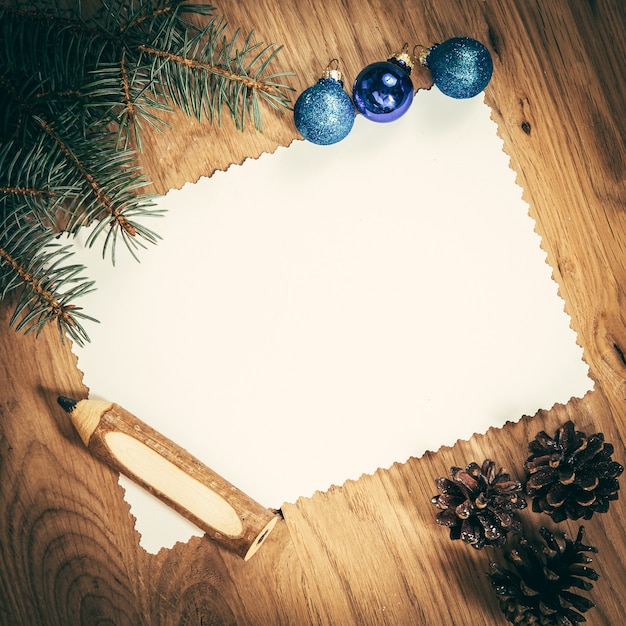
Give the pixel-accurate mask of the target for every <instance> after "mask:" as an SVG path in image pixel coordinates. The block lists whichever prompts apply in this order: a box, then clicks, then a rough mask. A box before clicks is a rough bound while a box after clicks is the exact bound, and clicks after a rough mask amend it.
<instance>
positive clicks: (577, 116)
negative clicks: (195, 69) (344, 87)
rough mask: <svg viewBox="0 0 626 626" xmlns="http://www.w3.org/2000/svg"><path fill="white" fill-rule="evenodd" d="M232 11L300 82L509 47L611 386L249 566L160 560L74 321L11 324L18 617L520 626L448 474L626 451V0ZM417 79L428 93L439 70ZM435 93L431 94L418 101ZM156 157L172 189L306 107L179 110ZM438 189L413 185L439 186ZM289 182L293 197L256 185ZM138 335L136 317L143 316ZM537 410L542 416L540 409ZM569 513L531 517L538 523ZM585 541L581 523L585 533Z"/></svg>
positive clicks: (4, 470) (9, 568) (612, 603)
mask: <svg viewBox="0 0 626 626" xmlns="http://www.w3.org/2000/svg"><path fill="white" fill-rule="evenodd" d="M219 4H220V10H221V11H222V12H223V13H224V14H225V15H226V17H227V19H228V21H229V22H230V23H231V24H232V25H233V28H234V27H235V26H240V27H241V28H242V29H243V30H244V31H246V30H248V29H251V28H254V29H255V31H256V37H257V39H258V40H263V41H265V42H275V43H277V44H284V45H285V48H284V50H283V52H282V53H281V55H280V57H279V58H280V64H281V68H282V69H284V70H292V71H295V72H296V73H297V76H296V77H294V78H292V79H291V80H292V83H291V84H292V85H293V86H294V87H295V88H296V93H297V92H299V91H300V90H301V89H303V88H305V87H306V86H308V85H310V84H312V83H313V82H314V81H315V80H316V79H317V77H318V76H319V73H320V71H321V70H322V69H323V68H324V67H325V66H326V64H327V63H328V61H329V60H330V59H331V58H334V57H337V58H338V59H339V60H340V63H341V66H342V70H343V72H344V76H345V77H346V81H347V82H349V80H350V78H349V77H354V76H356V74H357V73H358V71H359V70H360V69H361V68H362V67H363V66H364V65H365V64H367V63H370V62H373V61H376V60H380V59H383V58H385V57H386V55H388V54H389V53H390V52H393V51H395V49H396V48H398V47H399V46H400V47H401V46H402V44H403V43H404V42H408V43H409V46H410V47H412V46H413V45H415V44H418V43H429V42H433V41H438V40H439V41H440V40H443V39H445V38H447V37H450V36H454V35H459V34H463V35H468V36H472V37H475V38H477V39H479V40H481V41H483V42H485V43H486V44H487V45H488V46H489V47H490V49H491V50H492V52H493V56H494V65H495V70H494V78H493V80H492V82H491V84H490V85H489V87H488V88H487V90H486V99H487V102H488V104H489V105H490V106H491V107H492V110H493V118H494V120H495V121H496V122H497V124H498V129H499V133H500V135H501V137H502V138H503V140H504V144H505V150H506V152H507V153H508V155H509V156H510V158H511V166H512V167H513V169H514V170H515V171H516V172H517V176H518V182H519V183H520V185H521V186H522V187H523V189H524V197H525V199H526V200H527V201H528V203H529V205H530V212H531V215H532V216H533V217H534V218H535V220H536V223H537V231H538V232H539V234H540V235H541V237H542V245H543V247H544V249H545V250H546V253H547V255H548V261H549V263H550V265H551V267H552V268H553V272H554V278H555V280H557V282H558V284H559V288H560V293H561V295H562V296H563V298H564V300H565V306H566V309H567V312H568V313H569V314H570V316H571V318H572V326H573V328H574V329H575V330H576V332H577V333H578V338H579V342H580V344H581V345H582V346H583V348H584V356H585V360H586V362H587V363H588V364H589V366H590V371H591V375H592V377H593V379H594V381H595V389H594V391H593V392H591V393H589V394H587V396H585V398H583V399H580V400H572V401H570V402H569V403H568V404H567V405H566V406H560V405H558V406H555V407H545V408H546V410H545V411H540V412H539V413H538V414H537V415H536V416H532V417H530V416H526V417H523V418H522V419H521V420H520V421H519V422H517V423H514V424H513V423H511V424H507V425H506V426H505V427H504V428H503V429H501V430H491V431H489V432H487V433H486V434H484V435H476V436H474V437H472V438H471V439H470V440H469V441H460V442H458V443H457V444H456V445H455V446H452V447H450V448H444V449H441V450H439V451H437V452H432V453H428V454H426V455H424V456H423V457H422V458H420V459H411V460H409V461H408V462H407V463H404V464H402V465H395V466H393V467H392V468H388V469H382V470H379V471H378V472H376V473H375V474H374V475H372V476H363V477H362V478H360V479H359V480H358V481H351V482H348V483H347V484H346V485H344V486H342V487H337V488H332V489H331V490H329V491H328V492H327V493H317V494H316V495H315V496H313V497H312V498H308V499H300V500H298V501H297V502H295V503H291V504H289V505H285V507H284V516H285V519H284V520H281V521H280V522H279V524H278V525H277V527H276V529H275V530H274V531H273V532H272V534H271V535H270V537H269V538H268V539H267V542H266V543H265V545H264V546H263V549H262V550H260V551H259V552H258V554H257V555H255V557H254V558H253V559H252V560H250V561H249V562H243V561H241V559H238V558H237V557H236V556H234V555H232V554H230V553H228V552H227V551H225V550H222V549H220V548H219V547H217V546H216V545H215V544H214V543H212V542H210V541H209V540H207V539H205V538H202V539H198V538H196V539H192V540H191V541H190V542H188V543H187V544H178V545H176V546H174V548H172V549H171V550H162V551H161V552H160V553H159V554H158V555H155V556H153V555H148V554H146V553H145V552H144V551H143V550H142V549H141V548H140V547H139V545H138V539H139V538H138V536H137V533H136V532H135V530H134V526H133V519H132V517H131V516H130V514H129V510H128V506H127V505H126V504H125V502H124V500H123V497H122V495H123V494H122V489H121V488H120V487H119V485H118V483H117V475H116V474H115V473H114V472H112V471H111V470H109V469H108V468H107V467H105V466H104V465H102V464H99V463H97V462H95V461H94V460H93V459H92V458H91V457H90V456H89V454H88V453H87V452H86V451H85V450H84V449H83V447H82V444H81V443H80V441H79V440H78V437H77V435H76V434H75V433H74V431H73V429H72V427H71V425H70V423H69V420H68V418H67V416H66V415H65V414H64V413H63V412H62V411H61V410H60V409H59V407H58V406H57V405H56V397H57V395H59V394H63V395H67V396H70V397H84V396H85V393H86V390H85V389H84V387H83V385H82V375H81V372H80V371H78V369H77V367H76V362H75V359H74V357H73V356H72V354H71V346H70V345H68V344H67V343H66V344H62V343H61V341H60V340H59V337H58V336H57V334H56V330H55V329H53V328H51V329H46V330H45V331H44V333H43V334H42V335H41V336H40V338H39V339H35V338H34V337H33V336H26V337H24V336H21V335H17V334H15V333H13V332H12V331H9V330H7V328H6V322H7V318H8V312H7V307H6V306H3V307H2V309H1V313H2V319H1V320H0V350H1V353H2V355H3V356H4V358H3V359H2V363H1V364H0V476H1V477H2V488H1V489H0V624H2V625H7V626H9V625H10V626H15V625H18V626H21V625H24V626H38V625H39V624H41V625H45V626H48V625H57V624H58V625H63V626H68V625H70V626H73V625H74V624H81V625H82V624H85V625H91V624H94V625H95V624H98V625H103V624H129V625H133V626H134V625H143V624H150V625H161V624H168V625H169V624H185V625H187V624H189V625H191V624H229V625H230V624H236V625H257V626H265V625H280V624H285V625H286V624H290V625H296V626H299V625H307V624H342V625H344V624H347V625H350V624H359V625H368V624H372V625H382V624H394V625H398V624H400V625H402V626H404V625H412V624H416V625H422V624H424V625H429V626H436V625H439V624H442V625H448V624H466V623H468V624H477V625H479V624H504V623H505V622H504V620H503V618H502V616H501V615H500V613H499V609H498V607H497V602H496V600H495V598H494V596H493V594H492V593H491V591H490V589H489V586H488V583H487V580H486V576H485V572H486V571H487V567H488V563H489V560H490V559H492V558H496V555H495V554H494V553H493V552H490V551H489V549H485V550H483V551H481V552H478V551H475V550H472V549H471V548H469V547H468V546H465V545H463V544H459V542H451V541H449V539H448V538H447V532H446V530H445V529H443V528H441V527H438V526H437V525H436V524H435V523H434V514H435V510H434V507H432V505H431V504H430V502H429V500H430V497H431V496H432V495H433V494H434V493H435V486H434V478H436V477H437V476H440V475H445V474H446V473H447V471H448V468H449V467H450V466H451V465H461V464H464V463H468V462H470V461H472V460H476V461H481V460H482V459H483V458H486V457H489V458H493V459H494V460H496V461H497V462H499V463H502V464H505V465H506V466H507V467H508V469H509V470H510V471H511V473H512V474H514V475H516V474H519V471H520V470H519V468H520V467H521V462H522V461H523V459H524V458H525V455H526V450H525V446H526V444H527V441H528V440H529V439H530V438H532V436H534V434H535V433H536V432H537V431H538V430H540V429H542V428H545V429H547V430H548V431H550V430H552V431H554V430H555V429H556V427H557V426H558V425H559V424H561V423H562V422H563V421H564V420H566V419H569V418H571V419H573V420H574V421H575V422H576V424H577V426H578V427H579V428H581V429H583V430H587V431H589V432H597V431H602V432H604V433H605V436H606V439H607V440H609V441H611V442H613V443H614V444H615V447H616V454H615V456H616V460H618V461H620V462H621V463H624V441H625V437H626V420H625V419H624V409H625V408H626V386H625V380H624V375H625V373H626V357H625V356H624V355H625V354H626V328H625V324H624V313H623V310H624V286H625V285H626V269H625V259H626V256H625V254H624V253H625V250H624V246H625V242H626V221H625V216H624V208H625V204H626V203H625V199H626V198H625V192H626V185H625V179H626V176H625V167H626V166H625V164H626V141H625V129H626V81H625V80H624V59H626V43H625V42H626V36H625V35H626V26H625V23H626V5H625V4H624V2H622V0H593V1H591V0H590V1H584V0H572V1H571V2H558V1H557V0H553V1H546V0H543V1H539V0H485V1H484V2H476V1H475V0H450V1H447V2H441V1H440V0H416V1H414V2H410V3H409V2H407V1H405V0H402V1H394V2H383V1H382V0H342V1H339V0H331V1H329V2H325V3H316V2H313V1H312V0H299V1H297V0H256V1H255V2H254V3H243V2H238V3H236V2H233V1H230V0H225V1H223V2H221V3H219ZM415 78H416V84H419V85H420V86H421V87H424V88H426V87H428V77H427V75H426V74H424V73H418V74H417V75H416V77H415ZM417 97H419V94H418V96H417ZM171 121H172V123H174V129H173V130H172V131H169V132H168V133H166V134H164V135H161V136H158V135H154V136H152V137H150V138H149V139H148V141H147V148H146V151H145V153H144V155H143V156H142V161H143V163H144V165H145V168H146V170H147V172H148V173H149V175H150V176H151V178H152V180H153V181H154V189H155V190H156V191H158V192H164V191H166V190H167V189H169V188H171V187H180V186H182V185H183V184H184V183H186V182H189V181H191V182H193V181H196V180H197V179H198V178H199V177H200V176H207V175H210V174H211V173H212V172H213V171H215V170H216V169H225V168H227V167H228V166H229V165H230V164H231V163H240V162H242V161H243V160H244V159H245V158H256V157H258V156H259V155H260V154H261V153H263V152H272V151H273V150H275V149H276V147H277V146H279V145H288V144H289V143H290V142H291V141H292V140H293V139H294V138H295V137H296V132H295V128H294V127H293V122H292V119H291V117H290V116H289V115H284V116H280V115H278V114H276V113H273V112H269V111H268V112H267V115H265V118H264V124H265V125H264V134H262V135H261V134H259V133H256V132H254V131H252V130H250V129H248V130H246V131H245V132H244V133H243V134H242V133H239V132H237V131H236V130H235V129H234V128H233V127H232V124H230V123H229V122H225V123H224V124H223V127H222V128H221V129H217V128H215V127H212V126H209V125H207V124H203V125H202V124H199V123H197V122H195V121H189V120H187V119H185V118H183V117H181V116H177V115H172V118H171ZM420 184H423V183H420V182H418V181H416V182H414V183H412V185H413V187H412V189H413V192H414V193H416V194H419V192H420ZM255 193H274V194H277V201H280V202H294V201H297V199H294V198H281V197H280V194H279V193H278V192H277V190H269V189H260V190H254V191H253V192H252V193H251V194H250V195H251V201H254V194H255ZM129 330H132V329H129ZM520 417H521V416H520ZM624 514H625V510H624V503H623V500H619V501H617V502H615V503H613V505H612V507H611V509H610V510H609V512H608V513H606V514H605V515H597V516H595V517H594V518H593V519H592V520H589V521H588V522H586V523H585V527H586V531H587V538H588V540H589V541H590V542H591V543H593V544H595V545H596V546H597V547H598V548H599V553H598V554H597V555H596V557H595V561H594V566H595V567H596V569H597V570H598V572H599V573H600V575H601V578H600V580H599V581H598V582H597V583H596V585H595V587H594V589H593V590H592V592H590V597H591V598H592V599H593V601H594V602H595V603H596V604H597V606H596V608H594V609H592V611H590V612H589V614H588V623H589V624H591V625H616V624H619V623H621V621H623V615H624V614H625V613H626V606H625V602H626V601H625V600H624V598H626V579H625V578H624V576H623V572H624V567H625V565H626V537H625V533H624V525H623V519H624ZM549 522H550V520H549V518H547V517H545V516H538V515H536V514H533V513H531V512H530V511H528V510H526V511H524V523H525V525H526V526H528V527H529V529H531V531H532V532H536V529H537V527H538V526H539V525H540V524H545V525H548V526H549V525H550V524H549ZM563 527H565V528H568V529H569V532H570V533H571V534H573V533H574V532H575V530H576V528H577V524H575V523H570V524H564V525H563Z"/></svg>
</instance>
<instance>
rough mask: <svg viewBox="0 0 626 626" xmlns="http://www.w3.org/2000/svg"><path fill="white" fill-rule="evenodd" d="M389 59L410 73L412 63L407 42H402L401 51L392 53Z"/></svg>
mask: <svg viewBox="0 0 626 626" xmlns="http://www.w3.org/2000/svg"><path fill="white" fill-rule="evenodd" d="M391 58H392V59H394V60H395V61H399V62H400V63H401V64H402V65H403V66H405V67H407V68H408V71H409V73H410V71H411V69H412V68H413V65H414V63H413V59H412V57H411V55H410V54H409V44H408V43H407V42H404V45H403V46H402V50H400V51H399V52H394V53H393V54H392V55H391Z"/></svg>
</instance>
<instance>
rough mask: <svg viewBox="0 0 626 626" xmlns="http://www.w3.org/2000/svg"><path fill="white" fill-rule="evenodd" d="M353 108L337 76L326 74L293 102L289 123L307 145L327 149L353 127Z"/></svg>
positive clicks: (333, 72) (330, 71)
mask: <svg viewBox="0 0 626 626" xmlns="http://www.w3.org/2000/svg"><path fill="white" fill-rule="evenodd" d="M354 116H355V112H354V105H353V104H352V100H351V99H350V96H349V95H348V94H347V93H346V92H345V91H344V89H343V82H342V81H341V74H340V73H339V72H338V71H337V70H327V71H326V72H324V76H322V78H320V79H319V81H318V82H317V84H315V85H312V86H311V87H309V88H308V89H305V90H304V91H303V92H302V93H301V94H300V95H299V96H298V99H297V100H296V104H295V105H294V108H293V119H294V122H295V124H296V128H297V129H298V131H299V133H300V134H301V135H302V136H303V137H304V138H305V139H306V140H307V141H310V142H311V143H316V144H319V145H322V146H327V145H330V144H333V143H337V142H338V141H341V140H342V139H344V138H345V137H347V135H348V134H349V133H350V131H351V130H352V126H353V125H354Z"/></svg>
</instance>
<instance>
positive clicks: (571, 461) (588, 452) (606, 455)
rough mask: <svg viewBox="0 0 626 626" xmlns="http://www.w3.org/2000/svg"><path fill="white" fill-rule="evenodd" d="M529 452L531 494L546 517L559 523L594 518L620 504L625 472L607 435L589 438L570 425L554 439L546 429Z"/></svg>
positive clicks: (531, 444) (562, 429)
mask: <svg viewBox="0 0 626 626" xmlns="http://www.w3.org/2000/svg"><path fill="white" fill-rule="evenodd" d="M528 450H529V452H530V453H531V455H530V456H529V457H528V459H527V460H526V462H525V463H524V467H525V469H526V471H527V472H528V480H527V481H526V493H527V494H528V495H529V496H530V497H531V498H532V507H533V511H535V512H537V513H541V512H543V513H547V514H548V515H549V516H550V517H551V518H552V519H553V521H555V522H562V521H563V520H565V519H573V520H577V519H580V518H581V517H582V518H584V519H591V517H592V515H593V514H594V513H605V512H606V511H608V509H609V503H610V501H611V500H617V496H618V494H617V492H618V490H619V482H618V480H617V477H618V476H619V475H620V474H621V473H622V472H623V471H624V468H623V467H622V466H621V465H620V464H619V463H616V462H615V461H613V460H612V459H611V456H612V454H613V446H612V445H611V444H610V443H605V441H604V435H603V434H602V433H596V434H594V435H590V436H587V435H586V434H585V433H583V432H580V431H577V430H576V429H575V427H574V423H573V422H571V421H568V422H566V423H565V424H563V426H561V427H560V428H558V429H557V431H556V433H555V434H554V437H550V436H549V435H547V434H546V433H545V432H544V431H541V432H540V433H539V434H538V435H537V436H536V437H535V439H534V440H533V441H531V442H530V443H529V445H528Z"/></svg>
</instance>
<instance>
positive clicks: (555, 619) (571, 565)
mask: <svg viewBox="0 0 626 626" xmlns="http://www.w3.org/2000/svg"><path fill="white" fill-rule="evenodd" d="M583 531H584V528H583V526H581V527H580V528H579V530H578V536H577V537H576V541H571V539H568V538H567V537H566V536H565V535H563V539H564V541H563V542H559V541H557V539H556V537H555V536H554V535H553V534H552V533H551V532H550V531H549V530H547V529H546V528H542V529H541V530H540V532H541V535H542V537H543V539H544V541H545V545H544V546H542V549H541V551H539V550H538V549H537V548H535V547H534V546H532V545H530V543H529V542H528V541H527V540H526V539H521V540H520V549H519V550H513V551H511V552H510V553H509V554H507V555H506V559H507V560H508V561H509V562H510V563H512V564H513V566H514V568H515V570H514V571H511V570H509V569H506V568H504V567H500V566H499V565H497V564H496V563H491V568H490V572H489V574H488V576H489V580H490V581H491V585H492V587H493V589H494V591H495V592H496V595H497V596H498V601H499V603H500V608H501V610H502V613H503V614H504V615H505V617H506V618H507V620H508V621H509V622H511V623H513V624H517V625H518V626H528V625H531V624H533V625H541V626H552V625H554V626H575V625H576V624H578V623H579V622H585V621H586V619H585V617H584V616H583V615H582V613H586V612H587V611H588V610H589V609H590V608H592V607H594V606H595V604H594V603H593V602H591V600H589V599H588V598H585V597H584V596H581V595H579V594H578V593H574V592H572V591H570V589H572V588H574V589H582V590H584V591H589V590H590V589H591V588H592V587H593V584H592V583H591V582H589V581H590V580H598V574H597V573H596V572H595V570H593V569H592V568H591V567H589V566H588V565H587V564H588V563H590V562H591V558H590V557H589V556H587V555H586V554H585V552H597V550H596V548H594V547H592V546H586V545H584V544H583V543H582V539H583ZM585 579H587V580H585Z"/></svg>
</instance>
